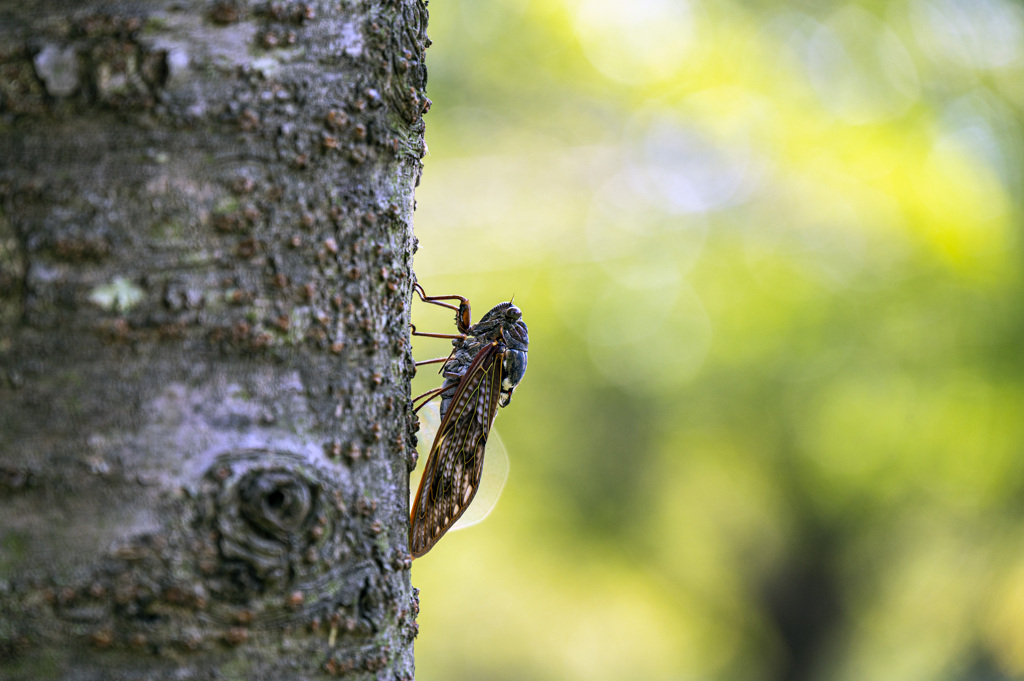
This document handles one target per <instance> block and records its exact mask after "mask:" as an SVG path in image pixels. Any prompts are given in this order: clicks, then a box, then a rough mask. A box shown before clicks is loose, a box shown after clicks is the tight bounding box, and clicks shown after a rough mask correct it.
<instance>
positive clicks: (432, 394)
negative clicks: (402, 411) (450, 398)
mask: <svg viewBox="0 0 1024 681" xmlns="http://www.w3.org/2000/svg"><path fill="white" fill-rule="evenodd" d="M444 389H445V386H443V385H442V386H441V387H440V388H434V389H433V390H428V391H427V392H425V393H423V394H422V395H417V396H416V397H414V398H412V404H413V408H412V413H414V414H415V413H416V412H418V411H419V410H420V409H422V408H423V407H424V406H425V405H426V404H427V402H430V401H431V400H432V399H434V398H435V397H437V396H439V395H440V394H441V393H442V392H444ZM424 397H426V398H427V399H425V400H423V402H422V403H421V404H420V406H418V407H417V406H416V401H417V400H419V399H422V398H424Z"/></svg>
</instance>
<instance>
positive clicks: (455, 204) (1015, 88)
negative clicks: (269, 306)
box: [413, 0, 1024, 681]
mask: <svg viewBox="0 0 1024 681" xmlns="http://www.w3.org/2000/svg"><path fill="white" fill-rule="evenodd" d="M430 33H431V37H432V38H433V40H434V47H433V48H432V49H431V50H430V52H429V53H428V65H429V68H430V81H429V90H428V91H429V94H430V96H431V98H432V99H433V101H434V108H433V110H432V112H431V113H430V115H429V116H428V118H427V140H428V144H429V146H430V151H431V153H430V155H429V156H428V157H427V158H426V159H425V171H424V177H423V184H422V186H421V188H420V190H419V192H418V195H417V198H418V204H419V209H418V213H417V222H416V224H417V233H418V236H419V239H420V245H421V248H420V251H419V253H418V254H417V258H416V270H417V273H418V276H419V278H420V281H421V282H422V283H423V284H424V285H425V286H426V288H427V290H428V291H429V292H432V293H435V294H440V293H451V292H458V293H462V294H463V295H467V296H469V297H470V299H471V300H472V301H473V302H474V303H475V306H476V311H477V314H478V315H479V314H481V313H482V312H483V311H485V310H487V309H488V308H489V307H490V306H491V305H493V304H494V303H496V302H498V301H500V300H507V299H508V298H509V297H510V296H512V295H513V294H514V295H515V300H516V303H517V304H518V305H520V306H521V307H522V308H523V310H524V318H525V321H527V323H528V324H529V325H530V332H531V333H530V335H531V346H530V370H529V372H528V373H527V376H526V379H525V380H524V382H523V384H522V386H521V387H520V389H519V391H518V392H517V393H516V399H515V401H514V404H513V406H511V407H510V408H509V409H506V410H502V413H501V416H500V418H499V419H498V422H497V423H498V428H499V430H500V433H501V435H502V437H503V438H504V441H505V444H506V447H507V449H508V452H509V458H510V459H511V476H510V480H509V484H508V485H507V486H506V488H505V492H504V495H503V497H502V499H501V502H500V503H499V504H498V506H497V508H496V510H495V511H494V513H493V514H492V515H491V517H490V518H489V519H488V520H487V522H486V523H485V524H483V525H480V526H477V527H475V528H472V529H469V530H466V531H464V532H458V533H454V534H452V535H450V536H448V537H446V538H445V539H444V540H443V541H442V542H441V543H440V544H439V546H438V547H437V548H436V549H435V550H434V551H433V552H432V553H431V554H430V555H429V556H428V557H426V558H424V559H423V560H419V561H417V562H416V564H415V566H414V575H413V577H414V583H415V584H416V585H417V586H419V587H420V588H421V590H422V595H421V599H422V613H421V615H420V626H421V630H420V631H421V633H420V637H419V639H418V642H417V643H418V645H417V662H418V664H417V667H418V674H419V678H420V679H421V681H430V680H431V679H447V680H458V679H480V678H488V679H539V680H547V679H587V680H590V681H604V680H619V679H622V680H630V681H633V680H637V679H666V680H667V679H709V680H715V681H717V680H730V681H731V680H737V681H740V680H742V681H772V680H776V679H778V680H783V679H785V680H789V679H792V680H796V681H801V680H804V679H807V680H810V679H814V680H819V679H820V680H841V681H871V680H873V679H886V680H889V679H900V680H901V681H907V680H921V681H926V680H932V679H936V680H937V679H944V680H945V679H1014V678H1024V542H1022V539H1024V512H1022V511H1024V504H1022V501H1021V499H1022V498H1024V497H1022V487H1024V470H1022V466H1024V457H1022V454H1024V451H1022V450H1024V418H1022V414H1024V352H1022V345H1024V341H1022V334H1024V282H1022V277H1021V273H1022V267H1021V265H1022V263H1021V243H1020V237H1019V233H1020V227H1021V217H1022V215H1021V189H1022V179H1024V138H1022V135H1021V123H1022V119H1024V112H1022V107H1024V7H1022V6H1021V5H1020V4H1018V3H1014V2H1010V1H1008V0H980V1H979V0H906V1H901V2H892V3H881V2H849V3H784V2H768V1H762V2H749V3H731V4H730V3H700V2H698V1H697V0H689V1H688V0H639V1H637V2H620V1H618V0H544V1H540V0H488V1H486V2H483V1H481V0H446V1H445V2H444V3H434V5H432V7H431V24H430ZM415 312H416V316H417V318H418V320H419V323H421V324H423V325H424V326H426V325H428V324H430V325H433V326H434V327H435V328H437V327H445V328H448V327H450V325H451V320H450V319H449V318H448V315H446V314H444V313H443V312H441V313H438V312H435V311H434V310H428V309H424V308H423V307H422V306H421V307H420V308H418V309H417V310H416V311H415ZM444 352H445V349H444V345H443V342H440V344H437V343H435V344H434V345H427V344H426V343H418V344H417V346H416V355H417V357H419V358H426V357H427V356H437V355H438V354H444ZM437 380H438V379H437V377H436V375H434V374H433V372H432V371H429V370H422V371H421V372H420V376H418V377H417V381H418V385H419V386H420V387H422V389H426V388H428V387H430V386H432V385H434V384H436V383H437Z"/></svg>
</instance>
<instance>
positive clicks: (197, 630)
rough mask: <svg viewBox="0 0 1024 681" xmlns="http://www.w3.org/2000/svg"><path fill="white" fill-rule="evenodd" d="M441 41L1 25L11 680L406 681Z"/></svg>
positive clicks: (382, 19) (15, 9)
mask: <svg viewBox="0 0 1024 681" xmlns="http://www.w3.org/2000/svg"><path fill="white" fill-rule="evenodd" d="M426 44H427V38H426V9H425V6H424V5H423V4H422V3H421V2H418V1H417V0H364V1H360V0H341V1H340V2H339V1H337V0H336V1H333V2H326V1H324V2H321V1H318V0H309V1H307V2H288V1H282V2H246V1H245V0H222V1H219V2H209V3H208V2H201V1H199V0H151V1H146V2H143V1H142V0H125V1H123V2H112V1H104V0H81V1H80V2H77V3H65V2H54V1H50V2H31V3H30V2H23V0H2V1H0V159H2V160H0V164H2V165H0V202H2V203H0V208H2V210H0V366H2V371H0V518H2V521H0V677H3V678H5V679H53V678H66V679H120V678H124V679H128V678H130V679H136V678H138V679H142V678H145V679H159V678H171V677H174V678H190V679H212V678H244V679H260V678H274V679H279V678H281V679H284V678H320V677H327V676H351V677H353V678H382V679H402V678H411V677H412V670H413V660H412V639H413V637H414V636H415V630H416V624H415V613H416V600H415V595H414V591H413V589H412V587H411V585H410V581H409V564H410V561H409V559H408V546H407V536H406V532H407V516H406V513H407V508H408V466H409V463H410V462H411V460H412V459H413V457H414V456H415V452H414V449H413V447H412V446H411V445H412V434H411V429H410V423H411V421H410V419H411V415H410V410H409V402H408V395H409V392H408V380H409V377H410V375H411V372H412V364H411V361H412V360H411V356H410V352H409V345H408V331H407V329H408V321H409V320H408V300H409V296H410V278H411V272H410V263H411V256H412V247H413V238H412V229H411V217H412V209H413V188H414V186H415V184H416V182H417V180H418V177H419V172H420V158H421V156H422V153H423V148H424V147H423V135H422V133H423V126H422V118H421V115H422V113H423V112H424V111H425V109H426V105H427V100H426V99H425V97H424V95H423V88H424V85H425V71H424V67H423V56H424V49H425V47H426Z"/></svg>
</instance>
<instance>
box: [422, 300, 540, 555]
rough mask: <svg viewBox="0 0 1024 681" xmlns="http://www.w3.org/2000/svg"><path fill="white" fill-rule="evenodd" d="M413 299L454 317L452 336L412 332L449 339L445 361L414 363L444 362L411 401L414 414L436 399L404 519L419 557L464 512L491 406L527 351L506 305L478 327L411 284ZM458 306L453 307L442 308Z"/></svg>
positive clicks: (476, 479) (519, 321) (464, 311)
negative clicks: (429, 441)
mask: <svg viewBox="0 0 1024 681" xmlns="http://www.w3.org/2000/svg"><path fill="white" fill-rule="evenodd" d="M415 290H416V293H418V294H419V296H420V298H421V299H422V300H423V301H424V302H427V303H432V304H435V305H440V306H442V307H447V308H449V309H452V310H455V327H456V328H457V329H458V331H459V333H458V334H454V335H450V334H435V333H419V332H417V331H416V330H415V329H413V333H414V334H415V335H418V336H430V337H433V338H451V339H452V352H451V354H450V355H448V357H447V358H439V359H436V360H427V361H425V362H417V364H431V363H437V362H444V366H443V367H442V368H441V375H442V376H443V377H444V383H443V384H442V385H441V387H440V388H436V389H435V390H431V391H429V392H426V393H424V394H423V395H420V396H419V397H417V398H415V399H414V400H413V402H414V406H415V402H416V401H418V400H420V399H423V398H426V399H423V401H422V402H421V403H420V404H419V406H416V407H415V408H416V409H417V410H419V409H420V407H422V406H423V405H424V404H426V403H427V402H429V401H430V400H432V399H434V398H435V397H440V398H441V407H440V417H441V425H440V426H438V429H437V435H436V436H435V437H434V443H433V445H431V447H430V454H429V455H428V456H427V463H426V466H425V467H424V470H423V477H422V478H421V479H420V486H419V489H418V490H417V491H416V499H415V501H413V505H412V513H411V516H410V519H409V546H410V549H411V551H412V556H413V558H419V557H420V556H422V555H424V554H425V553H426V552H427V551H429V550H430V549H431V547H433V546H434V544H436V543H437V541H438V540H439V539H440V538H441V537H442V536H443V535H444V533H445V532H447V531H448V530H449V529H451V527H452V525H454V524H455V522H456V521H457V520H458V519H459V517H460V516H461V515H462V514H463V513H465V512H466V509H467V508H468V507H469V504H470V502H472V501H473V497H474V496H475V495H476V492H477V489H478V488H479V486H480V475H481V472H482V471H483V464H484V449H485V448H486V446H487V436H488V434H489V433H490V430H491V424H492V423H494V416H495V413H496V412H497V410H498V407H505V406H508V404H509V403H510V402H511V401H512V393H513V392H514V391H515V389H516V386H517V385H519V382H520V381H521V380H522V379H523V374H525V373H526V351H527V348H528V346H529V344H530V338H529V334H528V332H527V329H526V324H525V323H524V322H523V313H522V310H520V309H519V308H518V307H516V306H515V305H513V304H512V302H511V301H509V302H506V303H498V304H497V305H495V306H494V307H493V308H491V310H490V311H489V312H488V313H487V314H485V315H484V316H483V317H482V318H481V319H480V321H479V322H477V323H476V324H473V323H472V316H471V312H470V306H469V301H468V300H466V299H465V298H463V297H462V296H428V295H426V293H425V292H424V290H423V287H421V286H420V285H419V284H415ZM445 300H458V301H459V304H458V305H452V304H449V303H445V302H442V301H445Z"/></svg>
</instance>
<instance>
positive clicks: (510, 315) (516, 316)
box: [505, 304, 523, 322]
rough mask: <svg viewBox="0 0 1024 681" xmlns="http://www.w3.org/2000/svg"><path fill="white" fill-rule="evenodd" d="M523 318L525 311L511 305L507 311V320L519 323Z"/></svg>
mask: <svg viewBox="0 0 1024 681" xmlns="http://www.w3.org/2000/svg"><path fill="white" fill-rule="evenodd" d="M522 318H523V311H522V310H520V309H519V308H518V307H516V306H515V305H512V304H509V306H508V309H506V310H505V319H508V320H509V321H513V322H518V321H519V320H520V319H522Z"/></svg>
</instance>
